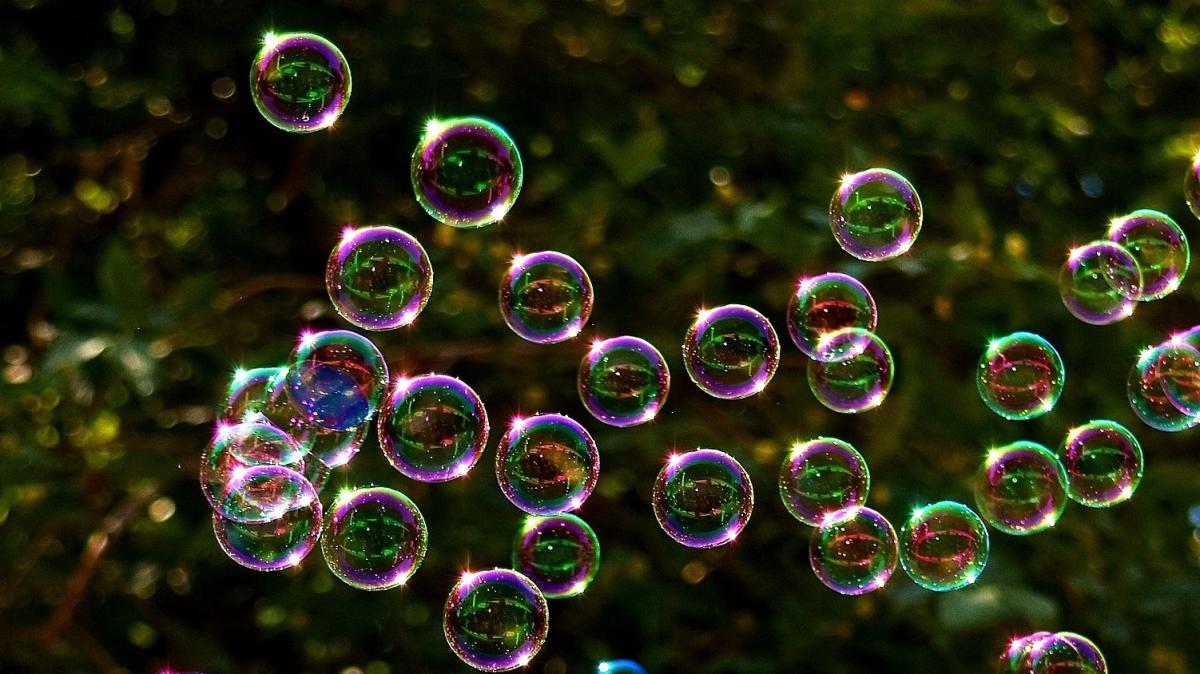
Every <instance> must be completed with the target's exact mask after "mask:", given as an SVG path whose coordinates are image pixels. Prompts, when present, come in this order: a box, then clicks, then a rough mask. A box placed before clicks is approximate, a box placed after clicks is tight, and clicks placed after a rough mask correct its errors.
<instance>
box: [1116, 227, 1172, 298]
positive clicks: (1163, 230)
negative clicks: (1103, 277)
mask: <svg viewBox="0 0 1200 674" xmlns="http://www.w3.org/2000/svg"><path fill="white" fill-rule="evenodd" d="M1108 239H1109V240H1110V241H1112V242H1114V243H1117V244H1120V245H1121V246H1122V247H1124V248H1125V249H1126V250H1128V251H1129V252H1130V253H1131V254H1132V255H1133V258H1134V259H1135V260H1137V264H1138V266H1139V267H1140V269H1141V271H1142V288H1141V293H1139V294H1138V295H1137V296H1136V299H1137V300H1139V301H1141V302H1148V301H1152V300H1158V299H1162V298H1164V297H1166V296H1167V295H1170V294H1171V293H1173V292H1175V289H1176V288H1178V287H1179V284H1180V283H1182V282H1183V279H1184V277H1186V276H1187V272H1188V266H1189V265H1190V263H1191V251H1190V250H1189V247H1188V240H1187V234H1185V233H1184V231H1183V228H1182V227H1180V226H1179V225H1178V224H1177V223H1176V222H1175V221H1174V220H1172V219H1171V216H1169V215H1167V214H1166V213H1160V212H1158V211H1154V210H1150V209H1148V208H1143V209H1139V210H1136V211H1134V212H1132V213H1130V214H1128V215H1124V216H1121V217H1119V218H1117V219H1115V220H1113V221H1112V224H1110V225H1109V228H1108Z"/></svg>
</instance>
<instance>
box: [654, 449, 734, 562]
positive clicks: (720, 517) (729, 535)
mask: <svg viewBox="0 0 1200 674" xmlns="http://www.w3.org/2000/svg"><path fill="white" fill-rule="evenodd" d="M651 501H652V502H653V504H654V517H655V518H657V519H658V525H659V526H660V527H662V530H663V531H665V532H667V535H668V536H670V537H671V538H674V539H675V540H676V541H677V542H679V543H681V544H683V545H686V546H688V547H689V548H713V547H716V546H719V545H724V544H726V543H729V542H730V541H732V540H734V539H735V538H737V537H738V534H740V533H741V532H742V529H745V528H746V523H747V522H749V521H750V513H751V512H752V511H753V510H754V485H752V484H751V483H750V476H749V475H748V474H747V473H746V469H744V468H742V465H741V464H740V463H738V462H737V460H736V459H734V458H733V457H732V456H730V455H728V454H726V453H724V452H719V451H717V450H715V449H697V450H694V451H691V452H687V453H686V454H672V455H671V457H670V459H669V460H668V461H667V465H666V466H664V467H663V469H662V471H661V472H659V474H658V479H656V480H655V481H654V492H653V494H652V495H651Z"/></svg>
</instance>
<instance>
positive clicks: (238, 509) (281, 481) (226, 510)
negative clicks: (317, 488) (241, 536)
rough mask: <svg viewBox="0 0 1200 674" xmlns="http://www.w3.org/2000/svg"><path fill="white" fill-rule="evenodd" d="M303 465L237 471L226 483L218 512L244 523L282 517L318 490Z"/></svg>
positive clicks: (231, 519)
mask: <svg viewBox="0 0 1200 674" xmlns="http://www.w3.org/2000/svg"><path fill="white" fill-rule="evenodd" d="M299 469H300V466H291V467H286V466H280V465H273V464H260V465H255V466H250V467H248V468H245V469H244V470H239V471H237V472H235V473H234V474H233V475H232V476H231V477H230V478H229V481H228V482H227V483H226V484H225V488H224V491H223V493H222V494H221V500H220V503H218V504H217V507H216V508H215V509H214V510H216V512H217V514H218V515H220V516H221V517H222V518H224V519H227V520H230V521H233V522H238V523H242V524H261V523H263V522H269V521H271V520H274V519H278V518H280V517H282V516H283V514H284V513H286V512H288V511H289V510H291V509H292V505H293V504H294V503H296V502H297V501H302V500H303V499H305V498H307V495H308V492H309V490H311V489H314V487H313V486H312V484H311V483H310V482H309V481H308V478H307V477H305V476H304V475H303V474H301V473H299V472H297V471H298V470H299Z"/></svg>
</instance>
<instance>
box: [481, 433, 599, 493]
mask: <svg viewBox="0 0 1200 674" xmlns="http://www.w3.org/2000/svg"><path fill="white" fill-rule="evenodd" d="M599 477H600V451H599V449H598V448H597V447H596V441H595V440H593V439H592V435H591V433H588V431H587V429H586V428H584V427H583V426H582V425H580V424H579V422H577V421H575V420H574V419H572V418H570V417H568V416H565V415H562V414H538V415H535V416H532V417H527V418H521V417H517V418H515V419H513V420H512V423H511V425H510V426H509V428H508V431H507V432H506V433H505V434H504V437H502V438H501V439H500V444H499V446H497V447H496V481H497V482H498V483H499V484H500V490H501V491H502V492H504V496H505V497H507V498H508V500H509V501H510V502H512V504H513V505H515V506H517V507H518V508H520V509H521V510H524V511H525V512H527V513H529V514H531V515H553V514H556V513H563V512H568V511H571V510H578V509H579V508H580V506H582V505H583V502H584V501H586V500H587V498H588V496H590V495H591V494H592V490H594V489H595V488H596V481H597V480H598V479H599Z"/></svg>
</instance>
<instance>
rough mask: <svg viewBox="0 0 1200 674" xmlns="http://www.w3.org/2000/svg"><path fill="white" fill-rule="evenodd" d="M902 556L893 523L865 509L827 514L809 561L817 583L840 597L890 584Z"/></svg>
mask: <svg viewBox="0 0 1200 674" xmlns="http://www.w3.org/2000/svg"><path fill="white" fill-rule="evenodd" d="M899 557H900V547H899V539H898V538H897V536H896V529H895V528H894V527H892V523H891V522H889V521H888V520H887V518H886V517H884V516H883V515H881V514H879V513H878V512H877V511H875V510H872V509H870V508H864V507H862V506H851V507H849V508H845V509H842V510H838V511H835V512H832V513H830V514H829V515H827V516H826V517H825V519H824V520H823V521H822V522H821V526H820V527H818V528H817V529H815V530H813V532H812V538H810V539H809V545H808V561H809V564H810V565H811V566H812V570H813V573H815V574H816V576H817V580H820V581H821V583H823V584H824V585H825V587H828V588H829V589H831V590H833V591H834V592H837V593H838V594H846V595H860V594H866V593H868V592H874V591H875V590H878V589H880V588H882V587H883V586H884V585H887V583H888V580H890V579H891V577H892V574H893V573H894V572H895V571H896V564H897V563H898V562H899Z"/></svg>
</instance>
